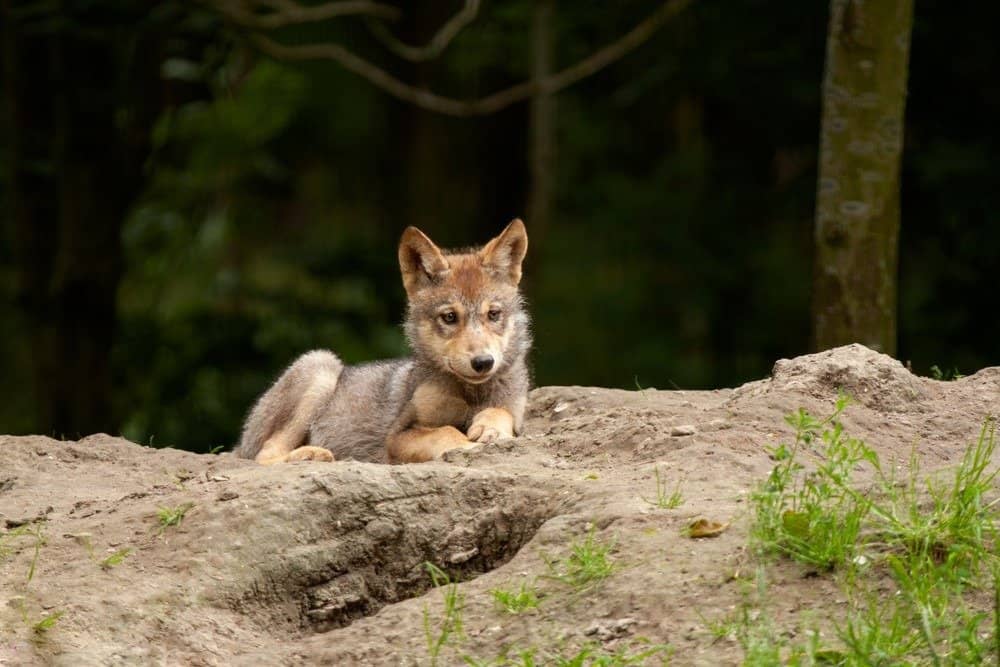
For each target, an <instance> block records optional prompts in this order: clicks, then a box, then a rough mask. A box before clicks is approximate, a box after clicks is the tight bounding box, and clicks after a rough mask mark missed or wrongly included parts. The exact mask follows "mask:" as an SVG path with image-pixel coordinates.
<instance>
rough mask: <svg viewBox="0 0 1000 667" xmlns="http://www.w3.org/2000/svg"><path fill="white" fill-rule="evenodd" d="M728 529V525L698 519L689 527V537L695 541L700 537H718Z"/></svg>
mask: <svg viewBox="0 0 1000 667" xmlns="http://www.w3.org/2000/svg"><path fill="white" fill-rule="evenodd" d="M726 528H729V524H728V523H721V522H719V521H712V520H710V519H697V520H696V521H693V522H692V523H691V525H690V526H688V537H690V538H693V539H697V538H699V537H718V536H719V535H721V534H722V531H724V530H725V529H726Z"/></svg>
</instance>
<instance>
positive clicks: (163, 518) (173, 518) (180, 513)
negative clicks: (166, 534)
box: [156, 503, 194, 534]
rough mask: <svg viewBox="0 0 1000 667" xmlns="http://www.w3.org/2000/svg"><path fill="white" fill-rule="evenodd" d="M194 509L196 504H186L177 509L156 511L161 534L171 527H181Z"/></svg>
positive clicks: (164, 508) (168, 508)
mask: <svg viewBox="0 0 1000 667" xmlns="http://www.w3.org/2000/svg"><path fill="white" fill-rule="evenodd" d="M192 507H194V503H184V504H183V505H178V506H177V507H161V508H159V509H158V510H156V518H157V520H158V521H159V524H160V534H163V531H164V530H166V529H167V528H170V527H171V526H179V525H180V524H181V521H183V520H184V515H185V514H187V513H188V511H189V510H190V509H191V508H192Z"/></svg>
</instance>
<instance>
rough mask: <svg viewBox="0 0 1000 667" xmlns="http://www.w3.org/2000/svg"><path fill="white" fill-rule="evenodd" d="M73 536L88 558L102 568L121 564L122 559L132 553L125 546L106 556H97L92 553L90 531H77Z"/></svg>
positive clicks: (106, 568) (105, 568)
mask: <svg viewBox="0 0 1000 667" xmlns="http://www.w3.org/2000/svg"><path fill="white" fill-rule="evenodd" d="M73 537H74V539H76V541H77V542H78V543H79V544H80V545H81V546H82V547H83V548H84V550H85V551H86V552H87V556H89V557H90V560H92V561H93V562H94V564H95V565H97V566H98V567H100V568H101V569H102V570H110V569H111V568H113V567H116V566H118V565H121V564H122V562H124V560H125V559H126V558H128V556H129V554H130V553H132V549H131V548H129V547H125V548H123V549H119V550H118V551H116V552H114V553H113V554H111V555H110V556H107V557H105V558H98V557H97V555H96V554H95V553H94V545H93V543H92V542H91V541H90V537H91V536H90V533H77V534H76V535H74V536H73Z"/></svg>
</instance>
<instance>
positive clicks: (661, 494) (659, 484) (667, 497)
mask: <svg viewBox="0 0 1000 667" xmlns="http://www.w3.org/2000/svg"><path fill="white" fill-rule="evenodd" d="M653 474H654V476H655V478H656V496H655V497H654V498H643V500H645V501H646V502H647V503H649V504H651V505H654V506H656V507H658V508H660V509H667V510H672V509H675V508H677V507H680V506H681V505H682V504H684V496H683V495H682V494H681V483H680V480H678V481H677V484H676V485H675V486H674V489H673V491H669V490H668V488H667V480H666V478H665V477H661V476H660V467H659V466H656V467H655V468H654V469H653Z"/></svg>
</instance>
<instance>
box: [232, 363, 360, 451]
mask: <svg viewBox="0 0 1000 667" xmlns="http://www.w3.org/2000/svg"><path fill="white" fill-rule="evenodd" d="M343 370H344V364H343V362H341V361H340V359H339V358H337V355H335V354H333V353H332V352H329V351H328V350H314V351H312V352H307V353H306V354H303V355H302V356H301V357H299V358H298V359H296V360H295V363H293V364H292V365H291V366H289V367H288V368H287V369H286V370H285V372H284V373H282V374H281V376H280V377H279V378H278V379H277V380H276V381H275V383H274V384H273V385H271V388H270V389H268V390H267V391H266V392H264V395H263V396H261V397H260V399H259V400H258V401H257V403H256V404H255V405H254V406H253V409H252V410H250V414H249V415H248V416H247V420H246V423H244V425H243V434H242V436H241V437H240V444H238V445H237V446H236V448H235V449H234V450H233V453H234V454H236V455H237V456H240V457H243V458H247V459H252V458H255V457H256V456H257V454H258V452H260V450H261V448H263V446H264V444H265V443H267V442H268V441H269V440H271V439H272V438H278V439H280V440H281V443H280V444H281V445H282V449H285V450H287V451H291V450H293V449H295V448H296V447H301V446H302V445H304V444H306V439H307V437H308V435H309V425H310V424H311V422H312V420H313V417H314V415H315V412H316V409H317V407H318V406H319V405H320V404H321V403H322V402H323V399H325V398H327V397H329V396H330V394H332V393H333V391H334V390H335V389H336V388H337V380H338V379H340V373H341V371H343Z"/></svg>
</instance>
